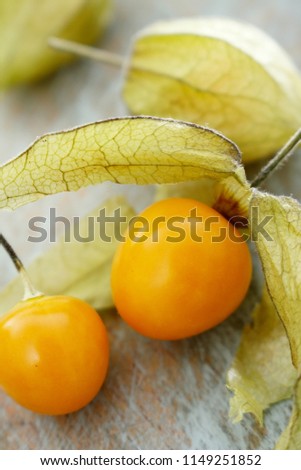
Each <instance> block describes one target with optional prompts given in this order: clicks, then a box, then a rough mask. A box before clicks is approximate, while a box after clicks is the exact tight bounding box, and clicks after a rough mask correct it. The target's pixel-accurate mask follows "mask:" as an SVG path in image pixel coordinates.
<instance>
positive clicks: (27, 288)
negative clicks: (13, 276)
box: [0, 233, 41, 300]
mask: <svg viewBox="0 0 301 470" xmlns="http://www.w3.org/2000/svg"><path fill="white" fill-rule="evenodd" d="M0 245H2V246H3V248H4V249H5V251H6V252H7V254H8V255H9V257H10V259H11V260H12V262H13V263H14V265H15V268H16V270H17V271H18V273H19V274H20V276H21V279H22V283H23V288H24V297H23V300H26V299H29V298H32V297H37V296H39V295H41V293H40V292H38V291H37V290H36V289H35V288H34V287H33V285H32V283H31V280H30V279H29V276H28V274H27V271H26V269H25V268H24V265H23V263H22V261H21V260H20V258H19V257H18V255H17V253H16V252H15V250H14V249H13V247H12V246H11V244H10V243H9V242H8V241H7V239H6V238H5V237H4V235H3V234H2V233H0Z"/></svg>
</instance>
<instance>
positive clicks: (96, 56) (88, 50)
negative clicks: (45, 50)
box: [48, 37, 124, 67]
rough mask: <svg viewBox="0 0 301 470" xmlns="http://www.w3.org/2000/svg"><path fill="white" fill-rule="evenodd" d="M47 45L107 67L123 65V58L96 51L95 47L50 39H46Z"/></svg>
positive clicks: (65, 40)
mask: <svg viewBox="0 0 301 470" xmlns="http://www.w3.org/2000/svg"><path fill="white" fill-rule="evenodd" d="M48 44H49V46H51V47H53V48H54V49H58V50H60V51H63V52H69V53H71V54H76V55H79V56H81V57H86V58H88V59H93V60H97V61H99V62H104V63H106V64H109V65H114V66H115V67H122V66H123V64H124V58H123V57H122V56H121V55H119V54H114V53H113V52H109V51H105V50H103V49H97V48H96V47H91V46H86V45H84V44H80V43H78V42H74V41H68V40H67V39H61V38H56V37H51V38H49V39H48Z"/></svg>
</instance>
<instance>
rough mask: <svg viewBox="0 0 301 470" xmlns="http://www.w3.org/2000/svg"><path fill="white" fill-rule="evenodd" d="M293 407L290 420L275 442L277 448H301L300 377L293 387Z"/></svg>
mask: <svg viewBox="0 0 301 470" xmlns="http://www.w3.org/2000/svg"><path fill="white" fill-rule="evenodd" d="M294 399H295V400H294V409H293V412H292V415H291V418H290V421H289V423H288V425H287V427H286V429H285V430H284V431H283V433H282V434H281V436H280V439H279V441H278V442H277V445H276V449H277V450H300V449H301V379H300V378H299V380H298V382H297V383H296V387H295V396H294Z"/></svg>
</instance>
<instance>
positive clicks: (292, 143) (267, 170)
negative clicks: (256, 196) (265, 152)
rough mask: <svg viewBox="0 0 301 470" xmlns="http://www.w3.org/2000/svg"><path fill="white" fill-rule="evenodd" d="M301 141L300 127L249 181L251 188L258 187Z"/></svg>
mask: <svg viewBox="0 0 301 470" xmlns="http://www.w3.org/2000/svg"><path fill="white" fill-rule="evenodd" d="M300 141H301V128H300V129H298V130H297V132H296V133H295V134H294V135H293V136H292V137H291V138H290V139H289V140H288V142H287V143H286V144H285V145H284V147H282V149H280V150H279V152H278V153H276V155H275V157H274V158H272V159H271V160H270V161H269V162H268V163H267V164H266V165H265V166H264V167H263V168H262V169H261V170H260V172H259V173H258V175H257V176H256V177H255V178H254V180H253V181H252V183H251V186H252V188H258V187H259V186H260V185H261V184H262V183H263V182H264V181H265V180H266V179H267V177H268V176H269V175H270V174H271V173H273V171H275V170H276V169H277V168H278V167H279V165H280V164H281V163H283V162H284V160H285V159H286V158H289V157H290V156H291V155H292V154H293V150H295V148H296V147H297V145H298V144H299V143H300Z"/></svg>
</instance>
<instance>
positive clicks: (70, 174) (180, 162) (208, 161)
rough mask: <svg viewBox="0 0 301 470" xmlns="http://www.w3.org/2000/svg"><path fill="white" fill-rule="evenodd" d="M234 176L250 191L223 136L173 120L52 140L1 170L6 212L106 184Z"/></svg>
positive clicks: (126, 123)
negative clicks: (54, 195) (61, 194)
mask: <svg viewBox="0 0 301 470" xmlns="http://www.w3.org/2000/svg"><path fill="white" fill-rule="evenodd" d="M229 176H232V177H234V178H235V179H237V181H238V182H239V184H242V185H244V184H246V179H245V174H244V170H243V167H242V166H241V164H240V153H239V150H238V148H237V147H236V145H235V144H233V143H232V142H231V141H230V140H228V139H226V138H225V137H224V136H223V135H221V134H219V133H218V132H216V131H214V130H211V129H208V128H205V127H201V126H198V125H195V124H191V123H185V122H181V121H174V120H172V119H161V118H153V117H127V118H116V119H109V120H105V121H100V122H97V123H92V124H88V125H85V126H81V127H78V128H76V129H72V130H69V131H65V132H58V133H54V134H47V135H44V136H43V137H41V138H39V139H38V140H37V141H36V142H35V143H34V144H33V145H31V146H30V147H29V148H28V149H27V150H26V151H25V152H23V153H22V154H21V155H19V156H18V157H16V158H15V159H13V160H11V161H9V162H8V163H6V164H5V165H3V166H2V167H0V208H11V209H14V208H16V207H18V206H21V205H23V204H27V203H29V202H32V201H35V200H37V199H39V198H41V197H44V196H46V195H49V194H55V193H59V192H62V191H76V190H78V189H79V188H82V187H84V186H88V185H91V184H97V183H101V182H103V181H113V182H115V183H123V184H131V183H135V184H152V183H175V182H182V181H189V180H198V179H200V178H202V177H210V178H212V179H215V180H221V179H223V178H226V177H229Z"/></svg>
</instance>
